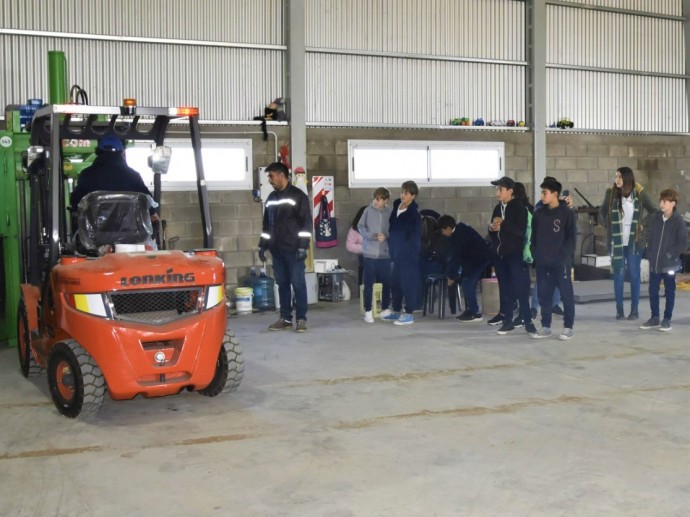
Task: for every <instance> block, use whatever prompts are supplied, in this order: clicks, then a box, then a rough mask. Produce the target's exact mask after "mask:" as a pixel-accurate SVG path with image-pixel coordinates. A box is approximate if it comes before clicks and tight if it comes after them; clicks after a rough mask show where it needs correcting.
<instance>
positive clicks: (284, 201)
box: [266, 198, 297, 207]
mask: <svg viewBox="0 0 690 517" xmlns="http://www.w3.org/2000/svg"><path fill="white" fill-rule="evenodd" d="M296 204H297V203H296V202H295V200H294V199H289V198H285V199H272V200H271V201H266V206H267V207H269V206H276V205H292V206H295V205H296Z"/></svg>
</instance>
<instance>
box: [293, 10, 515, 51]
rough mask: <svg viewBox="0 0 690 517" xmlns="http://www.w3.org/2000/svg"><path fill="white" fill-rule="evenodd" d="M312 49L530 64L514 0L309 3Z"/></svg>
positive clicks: (308, 37) (307, 36)
mask: <svg viewBox="0 0 690 517" xmlns="http://www.w3.org/2000/svg"><path fill="white" fill-rule="evenodd" d="M305 10H306V14H307V16H306V34H305V40H306V43H305V44H306V46H307V47H317V48H328V49H345V50H369V51H378V52H391V53H397V54H424V55H426V56H430V57H431V56H448V57H465V58H482V59H502V60H511V61H524V60H525V52H524V16H523V11H524V6H523V3H522V2H515V1H514V0H348V1H345V2H344V1H342V0H306V9H305Z"/></svg>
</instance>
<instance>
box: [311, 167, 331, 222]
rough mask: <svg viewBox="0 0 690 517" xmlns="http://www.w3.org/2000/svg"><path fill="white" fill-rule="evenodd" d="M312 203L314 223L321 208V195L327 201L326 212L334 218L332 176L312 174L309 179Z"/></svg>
mask: <svg viewBox="0 0 690 517" xmlns="http://www.w3.org/2000/svg"><path fill="white" fill-rule="evenodd" d="M311 192H312V205H311V213H312V214H311V215H312V219H313V220H314V224H315V225H316V223H317V219H318V218H319V211H320V208H321V197H323V196H326V201H328V212H329V215H330V216H331V217H332V218H335V203H334V188H333V176H314V177H312V179H311Z"/></svg>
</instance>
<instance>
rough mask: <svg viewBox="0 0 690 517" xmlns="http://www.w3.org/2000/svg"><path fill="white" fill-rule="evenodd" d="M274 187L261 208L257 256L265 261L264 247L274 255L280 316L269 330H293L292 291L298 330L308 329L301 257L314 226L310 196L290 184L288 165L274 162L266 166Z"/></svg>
mask: <svg viewBox="0 0 690 517" xmlns="http://www.w3.org/2000/svg"><path fill="white" fill-rule="evenodd" d="M266 173H267V174H268V182H269V183H270V184H271V186H272V187H273V189H274V190H273V192H271V193H270V194H269V196H268V199H266V206H265V207H264V219H263V227H262V230H261V238H260V239H259V258H260V259H261V261H262V262H265V261H266V250H269V251H270V252H271V256H272V257H273V272H274V273H275V275H276V284H277V285H278V296H279V299H280V318H278V321H276V322H275V323H273V324H272V325H270V326H269V327H268V329H269V330H287V329H292V294H291V287H292V290H294V292H295V312H296V316H297V326H296V327H295V330H296V331H297V332H306V331H307V282H306V278H305V266H304V259H305V258H306V257H307V249H308V248H309V239H311V233H312V229H313V225H312V219H311V206H310V203H309V198H307V195H306V194H305V193H304V192H302V191H301V190H300V189H298V188H297V187H295V186H294V185H292V184H291V183H290V179H289V174H290V173H289V171H288V168H287V167H286V166H285V165H284V164H282V163H280V162H275V163H272V164H270V165H269V166H268V167H266Z"/></svg>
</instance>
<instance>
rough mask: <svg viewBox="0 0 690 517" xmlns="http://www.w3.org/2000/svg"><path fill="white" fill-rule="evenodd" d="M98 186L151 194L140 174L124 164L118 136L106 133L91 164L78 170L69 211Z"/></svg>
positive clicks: (75, 207)
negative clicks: (80, 170) (79, 171)
mask: <svg viewBox="0 0 690 517" xmlns="http://www.w3.org/2000/svg"><path fill="white" fill-rule="evenodd" d="M97 190H107V191H109V192H141V193H142V194H145V195H147V196H151V191H150V190H149V189H148V188H147V187H146V184H144V180H142V179H141V175H140V174H139V173H138V172H137V171H135V170H134V169H132V168H131V167H130V166H128V165H127V161H126V160H125V153H124V145H123V143H122V140H120V139H119V138H117V137H114V136H107V137H105V138H102V139H101V140H99V141H98V147H96V159H95V160H94V161H93V164H92V165H91V166H90V167H86V168H85V169H84V170H83V171H82V172H81V174H79V179H78V180H77V186H76V187H75V188H74V190H73V191H72V194H71V196H70V205H71V206H72V211H73V212H74V213H76V212H77V207H78V205H79V201H81V199H82V198H83V197H84V196H85V195H87V194H90V193H91V192H95V191H97ZM152 215H153V214H152ZM152 219H154V220H155V219H156V218H155V217H152Z"/></svg>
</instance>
